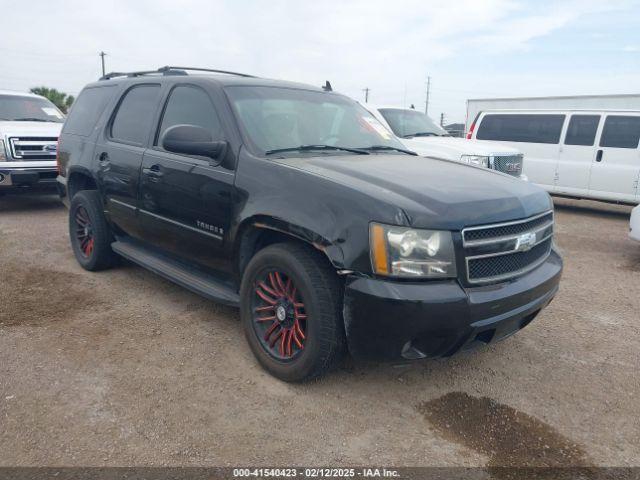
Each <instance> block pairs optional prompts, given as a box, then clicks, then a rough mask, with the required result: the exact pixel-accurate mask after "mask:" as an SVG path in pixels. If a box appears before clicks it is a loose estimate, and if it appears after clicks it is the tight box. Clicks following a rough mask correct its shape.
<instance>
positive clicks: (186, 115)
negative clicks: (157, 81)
mask: <svg viewBox="0 0 640 480" xmlns="http://www.w3.org/2000/svg"><path fill="white" fill-rule="evenodd" d="M184 124H188V125H196V126H198V127H202V128H204V129H205V130H207V131H208V132H210V133H211V135H212V137H213V139H214V140H221V139H222V138H223V135H222V127H221V126H220V121H219V120H218V116H217V115H216V111H215V109H214V106H213V103H211V99H210V98H209V96H208V95H207V93H206V92H205V91H204V90H202V89H201V88H199V87H194V86H191V85H182V86H178V87H176V88H174V89H173V90H172V92H171V94H170V95H169V100H168V101H167V106H166V107H165V110H164V114H163V116H162V122H161V124H160V128H159V129H158V136H157V138H156V145H157V144H158V143H159V142H160V141H161V139H162V135H164V132H166V131H167V129H168V128H170V127H173V126H175V125H184Z"/></svg>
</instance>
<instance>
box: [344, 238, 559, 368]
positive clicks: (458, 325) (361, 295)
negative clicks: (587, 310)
mask: <svg viewBox="0 0 640 480" xmlns="http://www.w3.org/2000/svg"><path fill="white" fill-rule="evenodd" d="M561 273H562V259H561V258H560V256H559V255H558V254H557V252H556V251H555V250H552V252H551V254H550V256H549V257H548V259H547V260H546V261H545V262H544V263H543V264H542V265H540V266H539V267H537V268H536V269H534V270H532V271H531V272H529V273H527V274H525V275H523V276H521V277H518V278H516V279H513V280H511V281H508V282H503V283H499V284H494V285H485V286H481V287H473V288H468V287H462V286H461V285H460V284H459V283H458V281H457V280H448V281H437V282H412V283H407V282H393V281H387V280H380V279H373V278H363V277H357V276H349V277H348V278H347V281H346V286H345V297H344V322H345V331H346V335H347V343H348V345H349V350H350V352H351V354H352V355H353V356H354V357H356V358H360V359H372V360H391V361H392V360H402V359H405V360H412V359H418V358H434V357H443V356H449V355H453V354H454V353H456V352H457V351H459V350H467V349H471V348H474V347H477V346H480V345H486V344H488V343H491V342H495V341H498V340H501V339H503V338H506V337H507V336H509V335H511V334H513V333H515V332H517V331H518V330H520V329H521V328H524V327H525V326H526V325H528V324H529V323H530V322H531V321H532V320H533V319H534V318H535V316H536V315H537V314H538V313H539V312H540V310H542V309H543V308H544V307H545V306H547V305H548V304H549V302H551V300H552V299H553V297H554V296H555V294H556V293H557V291H558V285H559V282H560V276H561Z"/></svg>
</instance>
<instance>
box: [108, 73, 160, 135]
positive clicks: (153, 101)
mask: <svg viewBox="0 0 640 480" xmlns="http://www.w3.org/2000/svg"><path fill="white" fill-rule="evenodd" d="M158 93H160V85H138V86H135V87H133V88H131V89H129V90H128V91H127V93H125V94H124V98H123V99H122V100H121V102H120V106H119V107H118V111H117V112H116V116H115V118H114V119H113V123H112V124H111V137H112V138H113V139H114V140H116V141H122V142H126V143H134V144H137V145H143V144H144V143H145V141H146V139H147V134H148V133H149V127H150V124H151V118H152V117H153V113H154V111H155V109H156V106H157V98H158Z"/></svg>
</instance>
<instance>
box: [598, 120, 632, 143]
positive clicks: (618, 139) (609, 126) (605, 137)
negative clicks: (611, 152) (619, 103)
mask: <svg viewBox="0 0 640 480" xmlns="http://www.w3.org/2000/svg"><path fill="white" fill-rule="evenodd" d="M638 140H640V117H631V116H628V115H609V116H607V119H606V120H605V122H604V129H603V130H602V137H601V138H600V146H601V147H616V148H638Z"/></svg>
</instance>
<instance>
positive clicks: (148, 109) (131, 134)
mask: <svg viewBox="0 0 640 480" xmlns="http://www.w3.org/2000/svg"><path fill="white" fill-rule="evenodd" d="M159 94H160V85H157V84H142V85H136V86H134V87H131V88H130V89H128V90H127V91H126V92H125V93H124V94H123V96H122V98H121V99H120V102H119V103H118V106H117V107H116V113H115V116H114V117H113V118H112V121H111V122H110V123H108V125H107V128H106V130H105V132H103V134H102V135H101V137H100V139H99V140H98V142H97V144H96V148H95V157H96V162H97V166H98V168H97V171H98V181H99V183H100V188H101V190H102V191H103V193H104V196H105V199H106V207H107V209H108V211H109V215H110V218H111V220H112V221H113V222H114V223H115V224H116V225H118V226H119V227H120V228H121V229H122V230H123V231H125V232H126V233H128V234H129V235H133V236H136V237H137V236H140V224H139V221H138V215H137V211H136V209H137V201H138V187H139V180H140V166H141V164H142V157H143V154H144V151H145V149H146V145H147V143H148V139H149V134H150V131H151V124H152V117H153V115H154V113H155V111H156V108H157V106H158V100H159Z"/></svg>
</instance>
